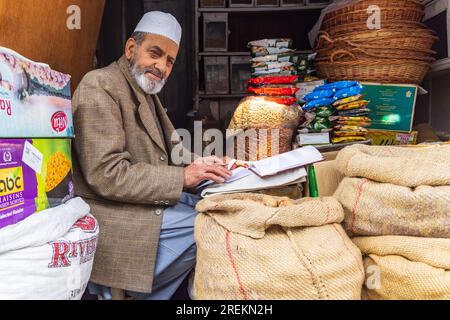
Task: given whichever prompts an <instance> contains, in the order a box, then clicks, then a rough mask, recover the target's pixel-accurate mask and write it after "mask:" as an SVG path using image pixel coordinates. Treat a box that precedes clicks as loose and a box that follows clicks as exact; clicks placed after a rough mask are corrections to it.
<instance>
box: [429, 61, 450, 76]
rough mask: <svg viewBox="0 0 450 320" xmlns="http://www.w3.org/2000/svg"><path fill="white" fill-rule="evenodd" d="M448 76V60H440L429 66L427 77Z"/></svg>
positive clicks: (449, 68) (449, 66)
mask: <svg viewBox="0 0 450 320" xmlns="http://www.w3.org/2000/svg"><path fill="white" fill-rule="evenodd" d="M447 74H450V58H446V59H441V60H438V61H436V62H434V63H432V64H431V69H430V71H429V75H430V76H431V77H436V76H442V75H447Z"/></svg>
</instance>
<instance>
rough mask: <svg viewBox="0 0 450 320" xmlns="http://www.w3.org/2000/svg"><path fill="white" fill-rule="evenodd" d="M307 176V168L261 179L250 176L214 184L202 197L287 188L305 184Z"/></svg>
mask: <svg viewBox="0 0 450 320" xmlns="http://www.w3.org/2000/svg"><path fill="white" fill-rule="evenodd" d="M306 175H307V173H306V170H305V168H296V169H291V170H288V171H285V172H282V173H279V174H276V175H273V176H268V177H260V176H258V175H256V174H249V175H247V176H245V177H243V178H241V179H239V180H235V181H232V182H228V183H222V184H213V185H211V186H209V187H207V188H206V189H204V190H203V191H202V192H201V194H200V195H201V196H202V197H203V198H205V197H210V196H213V195H216V194H226V193H236V192H249V191H255V190H263V189H270V188H275V187H281V186H287V185H292V184H296V183H302V182H305V181H306Z"/></svg>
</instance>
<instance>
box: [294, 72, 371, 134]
mask: <svg viewBox="0 0 450 320" xmlns="http://www.w3.org/2000/svg"><path fill="white" fill-rule="evenodd" d="M362 90H363V87H362V86H361V85H360V84H359V83H358V82H357V81H340V82H335V83H328V84H324V85H321V86H318V87H316V88H315V89H314V91H313V92H311V93H309V94H307V95H306V96H304V97H303V99H302V101H300V103H302V104H303V106H302V109H303V111H305V115H304V118H305V121H303V123H302V124H301V129H300V132H301V133H317V132H322V133H323V132H331V133H332V135H333V138H332V142H333V143H348V142H356V141H365V140H367V132H368V131H367V129H366V128H367V127H368V126H370V124H371V120H370V118H369V117H368V115H369V112H370V110H369V109H368V108H367V106H368V104H369V101H367V100H364V99H363V95H362Z"/></svg>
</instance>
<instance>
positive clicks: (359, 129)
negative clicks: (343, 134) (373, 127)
mask: <svg viewBox="0 0 450 320" xmlns="http://www.w3.org/2000/svg"><path fill="white" fill-rule="evenodd" d="M334 129H335V130H336V131H354V132H368V130H367V129H366V128H364V127H361V126H346V125H337V126H335V127H334Z"/></svg>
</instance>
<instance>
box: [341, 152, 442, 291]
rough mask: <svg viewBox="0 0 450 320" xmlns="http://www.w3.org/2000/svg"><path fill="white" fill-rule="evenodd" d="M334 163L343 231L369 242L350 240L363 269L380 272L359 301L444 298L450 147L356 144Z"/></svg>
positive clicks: (358, 239) (366, 287)
mask: <svg viewBox="0 0 450 320" xmlns="http://www.w3.org/2000/svg"><path fill="white" fill-rule="evenodd" d="M336 164H337V168H338V169H339V170H340V171H341V172H342V173H343V174H344V175H345V176H346V177H345V178H344V179H343V180H342V182H341V183H340V185H339V187H338V189H337V190H336V193H335V195H334V197H335V198H336V199H337V200H338V201H339V202H340V203H341V204H342V206H343V207H344V212H345V218H344V223H343V224H344V228H345V229H346V231H347V233H348V234H349V235H350V236H352V237H361V236H371V237H361V238H356V239H354V240H355V243H356V244H357V245H358V246H359V247H360V248H361V250H362V252H363V254H364V255H365V256H364V261H365V265H366V267H367V266H371V265H375V266H378V267H379V268H380V272H381V273H382V277H381V278H382V280H381V285H380V286H377V287H375V288H371V287H370V286H368V285H367V283H366V286H365V288H364V291H365V296H366V297H367V298H368V299H446V298H448V297H449V296H448V292H449V291H448V288H447V287H448V285H449V282H448V280H446V278H448V272H449V266H450V264H449V263H448V262H449V261H450V260H449V259H450V242H449V241H448V238H449V237H450V226H449V224H448V221H449V218H450V210H449V203H450V171H449V170H448V168H449V166H450V145H434V146H423V147H381V146H363V145H355V146H351V147H348V148H346V149H344V150H343V151H341V152H340V153H339V154H338V156H337V159H336ZM427 257H433V258H429V259H427ZM438 257H439V258H438ZM443 261H446V262H443ZM425 274H426V275H427V276H426V277H424V275H425ZM368 276H370V275H368ZM438 283H439V285H438Z"/></svg>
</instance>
